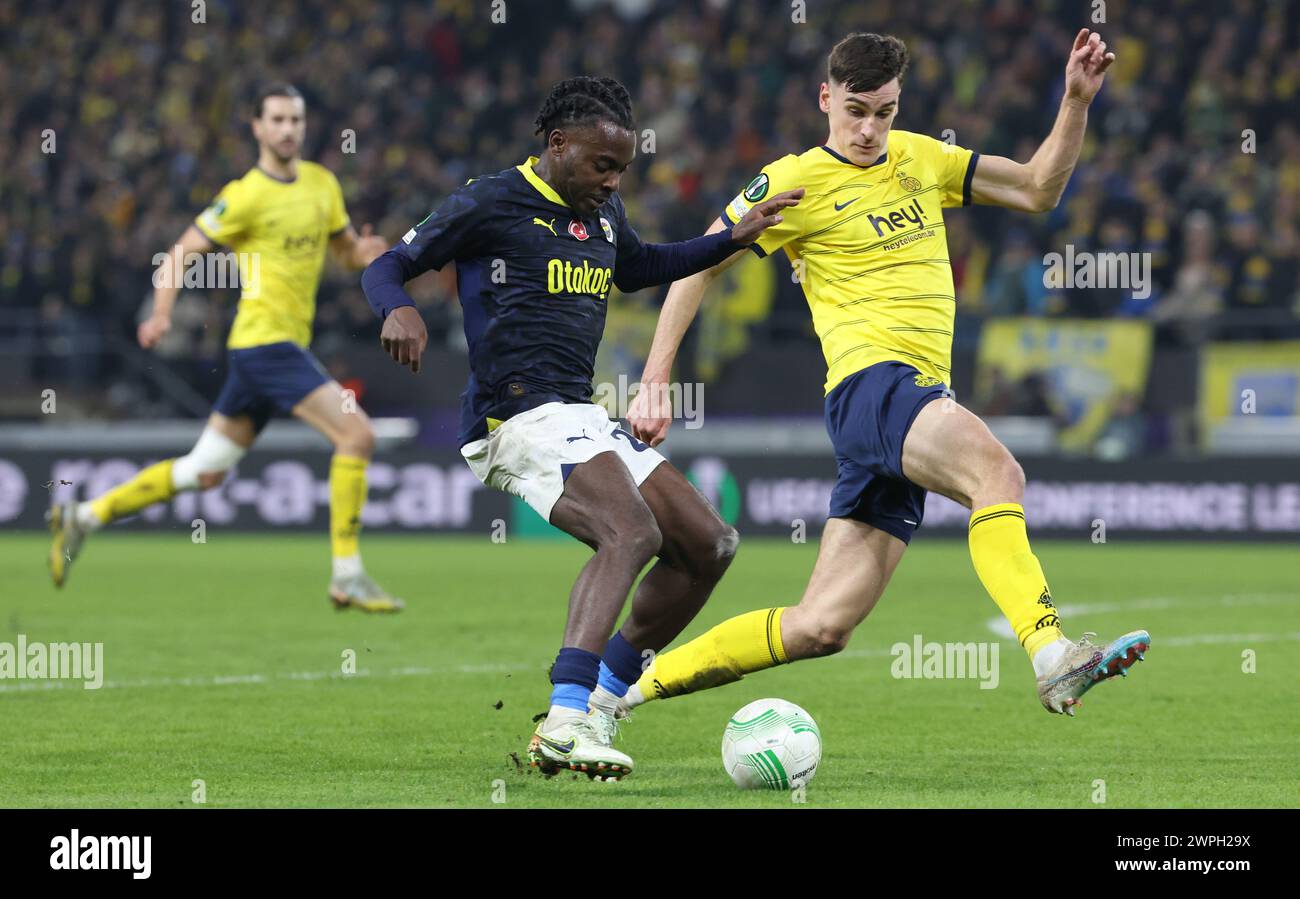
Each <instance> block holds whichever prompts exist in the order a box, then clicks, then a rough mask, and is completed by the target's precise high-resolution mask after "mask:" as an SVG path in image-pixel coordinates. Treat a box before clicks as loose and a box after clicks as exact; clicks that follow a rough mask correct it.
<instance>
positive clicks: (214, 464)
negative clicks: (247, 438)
mask: <svg viewBox="0 0 1300 899" xmlns="http://www.w3.org/2000/svg"><path fill="white" fill-rule="evenodd" d="M245 452H247V450H246V449H245V448H244V447H242V446H240V445H239V444H238V443H235V441H233V440H231V439H230V438H229V437H227V436H226V435H225V434H222V433H221V432H220V431H217V430H216V429H215V428H206V429H204V431H203V433H202V434H201V435H200V436H199V439H198V442H197V443H195V444H194V448H193V449H192V450H190V451H189V452H188V453H187V454H185V455H184V456H181V457H180V458H178V459H176V460H175V461H173V462H172V486H173V487H175V488H176V489H177V490H210V489H211V488H213V487H215V486H217V485H218V484H220V483H221V482H222V481H223V480H225V478H226V473H227V472H228V471H230V469H231V468H233V467H234V466H235V464H236V463H237V462H239V460H240V459H242V458H243V457H244V453H245Z"/></svg>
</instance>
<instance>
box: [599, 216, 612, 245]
mask: <svg viewBox="0 0 1300 899" xmlns="http://www.w3.org/2000/svg"><path fill="white" fill-rule="evenodd" d="M600 230H602V231H604V232H605V239H606V240H607V241H609V242H610V243H613V242H614V228H613V226H612V225H610V223H609V219H607V218H605V217H604V216H601V219H600Z"/></svg>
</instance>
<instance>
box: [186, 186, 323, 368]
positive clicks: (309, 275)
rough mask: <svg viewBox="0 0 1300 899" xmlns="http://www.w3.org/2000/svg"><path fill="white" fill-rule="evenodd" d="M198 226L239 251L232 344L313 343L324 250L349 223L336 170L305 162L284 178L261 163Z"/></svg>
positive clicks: (229, 188) (210, 237)
mask: <svg viewBox="0 0 1300 899" xmlns="http://www.w3.org/2000/svg"><path fill="white" fill-rule="evenodd" d="M194 225H195V227H197V228H198V229H199V230H200V231H202V232H203V234H204V236H206V237H207V238H208V240H210V241H212V242H213V243H214V244H219V245H221V246H224V247H229V248H230V249H232V250H234V251H235V252H236V253H237V254H239V256H238V258H239V274H240V283H241V284H242V288H241V290H240V295H239V309H238V311H237V312H236V313H235V324H234V325H233V326H232V327H231V329H230V338H229V340H227V341H226V345H227V346H229V347H230V348H231V349H243V348H245V347H253V346H262V345H264V344H268V343H280V342H281V341H286V340H287V341H292V342H293V343H296V344H298V345H299V346H303V347H305V346H307V345H308V344H309V343H311V325H312V320H313V319H314V318H315V317H316V288H317V287H318V286H319V285H320V273H321V268H322V267H323V266H324V264H325V252H326V249H327V248H328V246H329V241H330V238H332V237H336V236H337V235H338V234H340V233H341V232H343V231H344V230H345V229H346V228H347V227H348V212H347V208H346V207H345V206H344V204H343V191H342V189H341V188H340V187H339V182H338V179H337V178H335V177H334V174H333V173H332V172H330V170H329V169H327V168H325V167H324V166H321V165H317V164H316V163H314V162H302V161H300V162H299V163H298V175H297V177H296V178H294V179H293V180H292V181H282V180H280V179H279V178H276V177H274V176H273V175H269V174H267V173H266V172H264V171H262V170H261V169H260V168H256V167H254V168H252V169H249V170H248V172H247V173H245V175H244V176H243V177H242V178H239V179H237V180H235V181H231V182H230V183H229V184H227V185H226V186H225V187H224V188H222V190H221V193H219V194H217V197H216V199H215V200H213V201H212V205H211V206H209V207H208V208H207V209H205V210H204V211H203V213H202V214H201V215H200V216H199V217H198V218H197V219H196V220H195V222H194Z"/></svg>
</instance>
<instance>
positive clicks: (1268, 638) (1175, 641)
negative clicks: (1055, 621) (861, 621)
mask: <svg viewBox="0 0 1300 899" xmlns="http://www.w3.org/2000/svg"><path fill="white" fill-rule="evenodd" d="M1297 599H1298V597H1296V596H1295V595H1294V594H1287V593H1253V594H1229V595H1227V596H1220V597H1216V598H1208V597H1198V598H1196V599H1193V600H1190V601H1189V600H1188V599H1186V598H1179V597H1172V596H1156V597H1147V598H1143V599H1135V600H1132V601H1131V602H1124V603H1118V602H1116V603H1091V604H1079V605H1066V606H1061V614H1062V615H1066V616H1083V615H1095V614H1103V613H1107V612H1116V611H1131V610H1134V609H1164V608H1171V607H1174V606H1189V605H1192V606H1195V605H1223V606H1235V605H1274V604H1277V603H1279V602H1293V601H1296V600H1297ZM986 625H987V627H988V629H989V630H990V631H992V632H993V633H994V634H995V635H997V636H998V637H1001V638H1002V639H1004V640H1010V641H1014V640H1015V635H1014V634H1012V633H1011V625H1009V624H1008V623H1007V620H1006V619H1005V618H1002V617H1000V616H999V617H997V618H990V619H989V620H988V621H987V622H986ZM1279 641H1287V642H1297V641H1300V631H1287V632H1283V633H1250V634H1184V635H1182V636H1173V637H1159V638H1158V639H1157V640H1154V641H1153V643H1155V644H1156V645H1157V646H1158V647H1159V648H1161V649H1174V648H1180V647H1186V646H1207V645H1214V644H1223V643H1245V644H1250V643H1275V642H1279ZM890 655H893V653H892V651H891V650H889V649H884V648H867V649H850V650H846V651H845V652H841V653H839V654H837V655H835V656H833V658H838V659H870V658H880V657H884V656H890ZM540 670H542V669H541V666H538V665H519V664H503V663H491V662H487V663H479V664H474V665H450V666H443V667H440V668H433V667H429V666H425V665H407V666H404V667H401V668H391V669H389V670H387V671H371V670H370V669H365V668H363V669H362V670H360V671H358V672H357V673H356V674H343V673H342V672H341V671H291V672H286V673H281V674H220V675H206V676H205V675H195V676H190V677H151V678H141V679H138V680H106V681H104V684H103V689H106V690H134V689H142V688H149V687H229V686H247V685H250V684H269V683H272V682H274V681H317V680H352V679H353V678H358V677H361V678H386V677H430V676H433V675H438V674H505V673H510V672H515V671H540ZM82 685H83V681H81V680H78V679H72V678H69V679H66V680H40V681H25V682H22V683H8V684H6V683H0V693H26V692H30V691H34V690H64V689H84V687H83V686H82Z"/></svg>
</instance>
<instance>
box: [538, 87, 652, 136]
mask: <svg viewBox="0 0 1300 899" xmlns="http://www.w3.org/2000/svg"><path fill="white" fill-rule="evenodd" d="M536 121H537V131H536V132H534V133H536V134H540V135H541V136H542V140H546V139H548V138H549V137H550V135H551V132H552V131H554V130H555V129H556V128H571V127H574V126H576V125H585V124H591V123H595V122H602V121H604V122H613V123H614V124H615V125H617V126H618V127H620V128H625V129H627V130H628V131H633V130H635V129H634V127H633V123H632V97H631V96H630V95H629V94H628V92H627V88H625V87H624V86H623V85H622V84H620V83H619V81H618V80H617V79H615V78H592V77H590V76H588V75H579V76H578V77H576V78H566V79H565V80H563V81H561V82H559V83H558V84H556V85H555V86H554V87H553V88H551V92H550V94H549V95H547V97H546V102H545V103H543V104H542V110H541V112H539V113H537V120H536Z"/></svg>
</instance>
